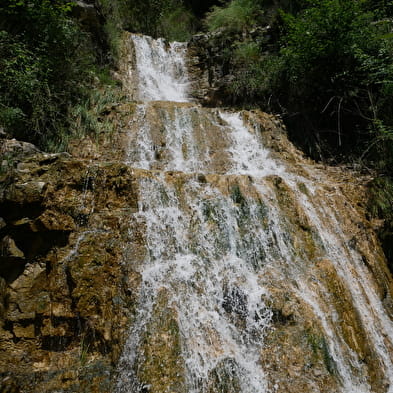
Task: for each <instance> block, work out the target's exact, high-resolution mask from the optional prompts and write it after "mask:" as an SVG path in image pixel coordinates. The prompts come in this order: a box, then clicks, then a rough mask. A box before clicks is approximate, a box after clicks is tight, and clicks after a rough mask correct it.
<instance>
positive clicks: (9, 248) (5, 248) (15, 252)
mask: <svg viewBox="0 0 393 393" xmlns="http://www.w3.org/2000/svg"><path fill="white" fill-rule="evenodd" d="M1 255H2V256H7V257H15V258H24V257H25V254H24V253H23V251H21V250H20V249H19V248H18V247H17V245H16V244H15V241H14V239H12V238H11V237H10V236H5V237H4V238H3V240H2V241H1Z"/></svg>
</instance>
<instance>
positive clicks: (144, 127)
mask: <svg viewBox="0 0 393 393" xmlns="http://www.w3.org/2000/svg"><path fill="white" fill-rule="evenodd" d="M127 42H128V44H129V43H130V40H128V41H127ZM130 45H131V44H130ZM125 47H126V46H125ZM134 49H135V48H133V47H131V46H130V47H129V50H130V51H131V52H129V53H128V52H127V53H128V55H127V53H125V57H124V59H125V62H127V63H130V64H132V63H133V62H134V61H135V59H136V57H135V52H134ZM127 56H128V57H127ZM191 56H193V54H192V53H191ZM190 61H191V60H190ZM127 69H128V66H125V65H124V68H123V70H124V71H122V72H126V70H127ZM120 70H122V68H121V67H120ZM122 77H124V78H126V77H125V76H124V75H123V76H122ZM131 88H132V83H131V82H130V84H129V86H128V87H127V86H126V89H127V90H128V91H130V90H129V89H131ZM134 90H135V93H137V91H136V90H137V89H134ZM200 91H202V90H201V89H200ZM132 94H134V93H132ZM107 112H108V113H107V116H108V119H109V120H110V121H111V122H112V123H113V124H114V127H115V129H116V130H117V132H116V133H115V134H114V135H112V136H111V139H102V140H100V141H99V143H95V142H94V141H92V140H90V139H88V138H86V139H85V140H83V141H77V142H75V143H74V144H73V146H71V153H72V155H70V154H67V153H61V154H46V153H44V152H41V151H39V150H38V149H37V148H35V147H34V146H32V145H30V144H26V143H23V142H17V141H15V140H7V139H1V140H0V143H1V145H0V152H1V157H2V161H1V171H0V180H1V181H0V212H1V213H0V216H1V219H0V242H1V249H0V250H1V255H0V373H1V374H0V391H1V392H29V393H30V392H31V393H33V392H48V393H49V392H52V393H54V392H65V393H71V392H72V393H76V392H78V393H79V392H81V393H82V392H86V393H87V392H89V393H90V392H97V393H99V392H102V393H104V392H105V393H106V392H116V393H126V392H127V393H130V392H133V393H134V392H135V393H147V392H148V393H163V392H178V393H189V392H204V393H205V392H207V393H240V392H242V393H249V392H253V393H256V392H258V393H259V392H261V393H262V392H266V393H273V392H276V393H287V392H293V393H300V392H302V393H308V392H309V393H312V392H313V393H314V392H320V393H331V392H345V393H352V392H362V393H363V392H373V393H386V392H389V389H390V388H389V384H392V383H393V380H392V376H391V367H392V364H393V359H392V353H393V345H392V336H391V335H390V333H391V332H392V331H393V328H392V321H391V319H392V316H393V303H392V293H393V286H392V279H391V276H390V273H389V271H388V269H387V267H386V261H385V258H384V255H383V253H382V251H381V248H380V246H379V244H378V243H377V240H376V236H375V233H374V228H373V223H372V222H369V221H368V219H367V217H366V214H365V184H366V183H367V181H368V180H369V179H367V178H364V177H361V176H360V175H359V174H356V173H352V172H350V171H348V170H346V169H344V168H333V167H324V166H323V165H317V164H315V163H314V162H312V161H310V160H307V159H305V158H304V157H302V155H301V153H300V152H299V151H297V150H296V149H295V148H294V147H293V146H292V145H291V144H290V143H289V142H288V140H287V138H286V135H285V130H284V129H283V127H282V125H281V123H280V121H279V120H278V119H276V118H274V117H273V116H270V115H267V114H265V113H262V112H260V111H251V112H245V111H244V112H242V113H240V114H239V113H238V114H236V113H232V112H224V111H222V110H218V109H211V108H210V109H206V108H202V107H201V106H200V105H199V104H197V103H191V102H185V103H184V102H181V103H179V102H164V101H154V102H134V101H133V102H130V103H127V104H122V105H118V106H113V107H112V108H109V109H108V111H107Z"/></svg>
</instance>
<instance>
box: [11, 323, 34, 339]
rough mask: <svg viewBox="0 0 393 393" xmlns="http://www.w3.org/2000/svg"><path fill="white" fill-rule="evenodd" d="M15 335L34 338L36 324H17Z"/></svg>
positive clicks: (14, 329)
mask: <svg viewBox="0 0 393 393" xmlns="http://www.w3.org/2000/svg"><path fill="white" fill-rule="evenodd" d="M13 331H14V334H15V337H18V338H34V337H35V329H34V325H28V326H26V327H23V326H22V325H19V324H15V325H14V328H13Z"/></svg>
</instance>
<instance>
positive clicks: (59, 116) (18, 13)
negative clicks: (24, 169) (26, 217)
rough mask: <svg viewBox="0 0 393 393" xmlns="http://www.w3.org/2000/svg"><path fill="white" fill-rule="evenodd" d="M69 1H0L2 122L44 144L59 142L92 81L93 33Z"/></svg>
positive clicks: (24, 136)
mask: <svg viewBox="0 0 393 393" xmlns="http://www.w3.org/2000/svg"><path fill="white" fill-rule="evenodd" d="M69 10H70V4H69V3H67V2H62V1H57V2H56V1H54V2H53V1H52V2H49V1H47V0H25V1H23V0H20V1H16V0H5V1H4V2H3V3H2V5H1V6H0V27H1V29H2V30H1V32H0V122H1V123H2V125H3V126H4V127H5V128H6V130H8V131H9V132H10V133H11V134H13V135H14V136H16V137H17V138H20V139H23V140H27V141H30V142H33V143H36V144H38V145H39V146H40V147H41V148H46V147H48V142H49V141H50V144H51V145H52V146H53V145H54V144H56V143H53V142H54V141H56V142H60V141H61V138H62V135H63V134H64V133H65V132H67V128H68V126H69V119H68V111H69V109H70V107H71V106H72V105H73V104H75V103H76V102H78V100H80V99H81V95H82V91H83V88H84V87H85V86H87V85H88V84H89V83H90V81H91V79H92V78H91V76H92V65H93V63H94V55H93V52H92V48H91V46H90V41H89V37H88V36H87V35H86V34H85V33H83V32H82V31H81V30H80V29H79V27H78V26H77V24H76V23H75V21H73V20H72V19H71V18H70V17H68V12H69Z"/></svg>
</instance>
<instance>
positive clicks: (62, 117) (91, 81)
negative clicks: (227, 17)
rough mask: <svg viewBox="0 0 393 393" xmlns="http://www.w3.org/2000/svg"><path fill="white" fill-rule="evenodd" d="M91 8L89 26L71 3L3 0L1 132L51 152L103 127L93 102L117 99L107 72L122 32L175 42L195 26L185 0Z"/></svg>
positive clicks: (121, 0)
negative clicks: (93, 15)
mask: <svg viewBox="0 0 393 393" xmlns="http://www.w3.org/2000/svg"><path fill="white" fill-rule="evenodd" d="M96 6H97V7H98V8H96V9H97V16H96V18H97V21H90V25H89V23H88V24H87V25H86V24H83V23H82V22H83V20H82V21H81V19H83V18H80V17H79V12H80V10H78V7H80V6H77V5H76V2H75V1H74V0H3V1H2V2H1V4H0V127H3V128H4V129H5V130H6V131H7V132H8V133H9V135H12V136H13V137H16V138H18V139H21V140H25V141H29V142H32V143H35V144H36V145H38V146H39V147H40V148H42V149H45V150H52V151H53V150H63V149H65V148H66V145H67V142H68V140H69V138H70V137H72V136H80V135H81V134H83V133H84V132H88V133H99V132H101V131H102V129H103V128H108V127H107V125H105V124H104V125H103V124H101V121H100V119H99V117H100V115H99V109H97V108H96V106H97V105H96V104H97V103H101V104H102V103H103V102H104V101H107V100H108V99H110V98H112V99H114V100H115V101H117V100H118V99H119V98H120V97H119V94H116V84H115V83H114V81H113V80H111V78H110V76H109V77H108V75H109V72H108V70H109V68H110V67H112V66H113V64H114V62H115V61H116V58H117V56H118V46H119V37H120V33H121V31H122V29H127V30H130V31H135V32H142V33H145V34H151V35H161V36H165V37H167V38H169V39H178V40H179V39H188V38H189V35H190V32H191V31H192V29H194V27H195V26H194V25H195V17H193V15H192V13H191V11H189V9H188V8H187V7H186V6H185V5H184V4H183V2H182V0H149V1H142V0H138V1H129V0H116V1H109V0H99V1H98V2H97V4H96ZM175 21H176V23H174V22H175ZM100 95H102V96H103V97H99V96H100ZM101 104H100V105H101Z"/></svg>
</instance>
